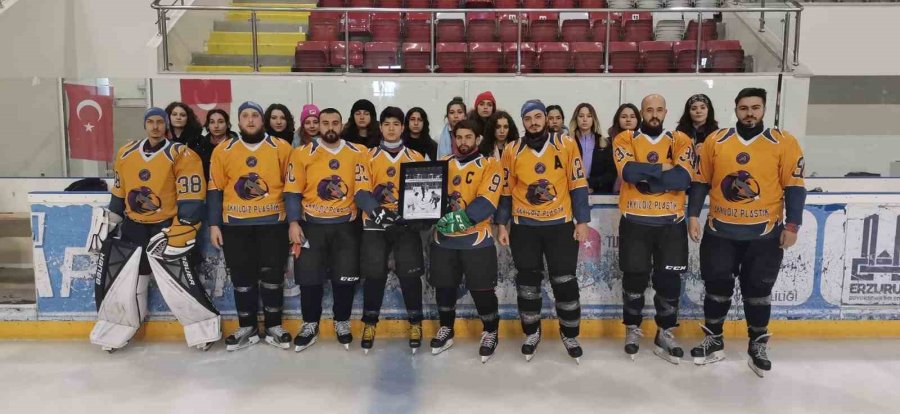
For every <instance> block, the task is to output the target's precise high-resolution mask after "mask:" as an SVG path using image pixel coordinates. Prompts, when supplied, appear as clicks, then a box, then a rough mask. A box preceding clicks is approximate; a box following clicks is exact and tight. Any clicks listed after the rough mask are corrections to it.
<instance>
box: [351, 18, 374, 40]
mask: <svg viewBox="0 0 900 414" xmlns="http://www.w3.org/2000/svg"><path fill="white" fill-rule="evenodd" d="M371 18H372V17H371V15H369V13H347V20H349V23H348V24H347V28H348V29H350V35H351V36H353V35H366V36H368V35H370V33H371Z"/></svg>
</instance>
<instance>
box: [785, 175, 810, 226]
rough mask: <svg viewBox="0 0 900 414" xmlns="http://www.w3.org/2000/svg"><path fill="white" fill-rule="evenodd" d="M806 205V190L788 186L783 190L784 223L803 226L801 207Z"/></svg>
mask: <svg viewBox="0 0 900 414" xmlns="http://www.w3.org/2000/svg"><path fill="white" fill-rule="evenodd" d="M805 205H806V188H804V187H800V186H794V185H792V186H789V187H785V188H784V210H785V222H787V223H792V224H796V225H800V224H803V207H804V206H805Z"/></svg>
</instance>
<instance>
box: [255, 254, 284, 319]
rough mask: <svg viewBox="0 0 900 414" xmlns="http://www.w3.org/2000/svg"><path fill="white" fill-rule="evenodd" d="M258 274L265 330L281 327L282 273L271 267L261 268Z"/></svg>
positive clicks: (282, 301) (282, 302) (282, 303)
mask: <svg viewBox="0 0 900 414" xmlns="http://www.w3.org/2000/svg"><path fill="white" fill-rule="evenodd" d="M259 273H260V278H261V281H260V284H259V285H260V288H261V289H260V293H261V295H262V302H263V313H264V315H265V317H266V328H271V327H273V326H278V325H281V313H282V312H281V310H282V306H283V305H284V272H282V271H279V270H278V269H275V268H272V267H262V268H260V269H259Z"/></svg>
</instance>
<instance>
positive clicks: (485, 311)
mask: <svg viewBox="0 0 900 414" xmlns="http://www.w3.org/2000/svg"><path fill="white" fill-rule="evenodd" d="M469 293H470V294H471V295H472V301H473V302H475V309H476V310H477V311H478V316H480V317H481V323H482V324H484V330H485V331H487V332H495V331H497V328H498V327H499V326H500V318H499V315H498V314H497V312H498V310H499V308H500V305H499V303H498V301H497V294H496V293H494V290H493V289H491V290H472V291H469Z"/></svg>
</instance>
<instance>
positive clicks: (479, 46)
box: [469, 42, 503, 73]
mask: <svg viewBox="0 0 900 414" xmlns="http://www.w3.org/2000/svg"><path fill="white" fill-rule="evenodd" d="M469 64H470V67H471V68H472V72H475V73H499V72H500V70H501V67H502V66H503V45H502V44H501V43H499V42H480V43H469Z"/></svg>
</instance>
